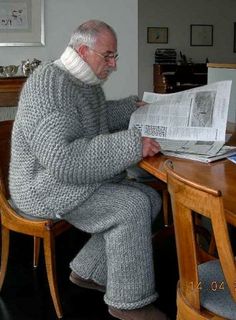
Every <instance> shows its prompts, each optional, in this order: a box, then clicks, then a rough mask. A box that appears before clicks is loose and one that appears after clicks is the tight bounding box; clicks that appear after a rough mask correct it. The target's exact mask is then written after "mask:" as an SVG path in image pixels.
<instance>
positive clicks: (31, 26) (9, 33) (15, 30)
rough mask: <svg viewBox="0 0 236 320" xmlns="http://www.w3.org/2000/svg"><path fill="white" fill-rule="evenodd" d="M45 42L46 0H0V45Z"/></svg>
mask: <svg viewBox="0 0 236 320" xmlns="http://www.w3.org/2000/svg"><path fill="white" fill-rule="evenodd" d="M44 44H45V39H44V0H0V46H2V47H3V46H4V47H5V46H10V47H13V46H19V47H21V46H26V47H27V46H43V45H44Z"/></svg>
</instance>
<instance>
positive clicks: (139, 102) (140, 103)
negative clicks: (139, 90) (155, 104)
mask: <svg viewBox="0 0 236 320" xmlns="http://www.w3.org/2000/svg"><path fill="white" fill-rule="evenodd" d="M147 104H148V103H147V102H145V101H137V102H136V106H137V107H143V106H146V105H147Z"/></svg>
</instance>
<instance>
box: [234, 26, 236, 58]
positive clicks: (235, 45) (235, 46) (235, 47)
mask: <svg viewBox="0 0 236 320" xmlns="http://www.w3.org/2000/svg"><path fill="white" fill-rule="evenodd" d="M234 52H236V22H234Z"/></svg>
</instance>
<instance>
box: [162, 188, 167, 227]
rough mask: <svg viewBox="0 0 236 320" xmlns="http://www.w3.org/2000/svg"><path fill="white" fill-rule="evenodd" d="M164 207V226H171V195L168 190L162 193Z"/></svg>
mask: <svg viewBox="0 0 236 320" xmlns="http://www.w3.org/2000/svg"><path fill="white" fill-rule="evenodd" d="M162 207H163V216H164V226H165V227H168V226H169V193H168V190H167V189H164V190H163V191H162Z"/></svg>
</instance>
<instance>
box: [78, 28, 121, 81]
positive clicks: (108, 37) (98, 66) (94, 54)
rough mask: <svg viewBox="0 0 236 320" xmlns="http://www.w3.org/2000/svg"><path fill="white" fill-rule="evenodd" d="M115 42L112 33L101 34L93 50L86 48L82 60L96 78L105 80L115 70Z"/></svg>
mask: <svg viewBox="0 0 236 320" xmlns="http://www.w3.org/2000/svg"><path fill="white" fill-rule="evenodd" d="M116 54H117V41H116V38H115V37H114V36H113V34H112V33H110V32H108V31H105V32H102V33H101V34H100V35H99V36H98V38H97V41H96V43H95V46H94V48H89V47H87V46H86V50H84V54H83V59H84V60H85V61H86V62H87V63H88V64H89V66H90V67H91V69H92V70H93V72H94V73H95V74H96V76H97V77H98V78H99V79H101V80H105V79H106V78H107V77H108V76H109V74H110V73H111V71H113V70H115V69H116Z"/></svg>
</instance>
